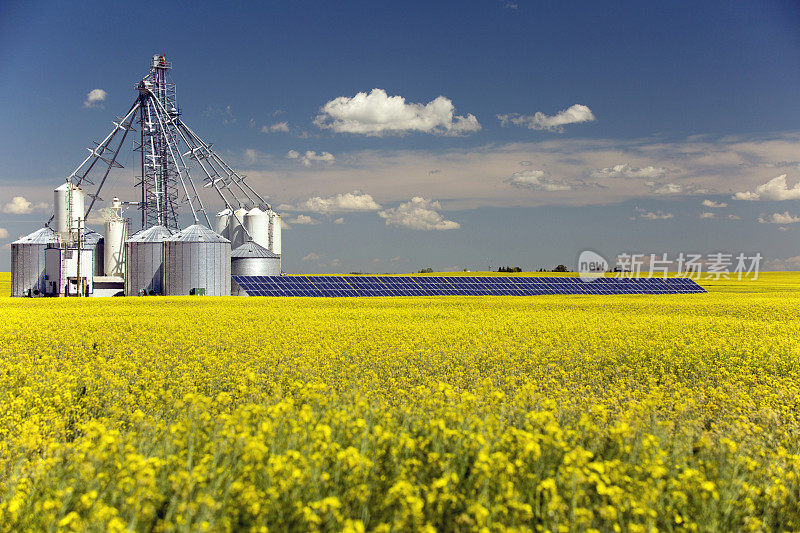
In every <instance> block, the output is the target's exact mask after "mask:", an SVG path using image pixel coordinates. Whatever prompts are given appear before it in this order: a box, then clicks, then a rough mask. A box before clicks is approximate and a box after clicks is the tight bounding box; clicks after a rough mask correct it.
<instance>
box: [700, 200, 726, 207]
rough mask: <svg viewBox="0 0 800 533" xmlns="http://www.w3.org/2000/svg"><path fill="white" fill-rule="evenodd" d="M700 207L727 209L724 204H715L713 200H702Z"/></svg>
mask: <svg viewBox="0 0 800 533" xmlns="http://www.w3.org/2000/svg"><path fill="white" fill-rule="evenodd" d="M701 205H703V206H705V207H728V204H726V203H725V202H715V201H714V200H703V202H702V204H701Z"/></svg>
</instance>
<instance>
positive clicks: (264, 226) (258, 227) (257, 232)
mask: <svg viewBox="0 0 800 533" xmlns="http://www.w3.org/2000/svg"><path fill="white" fill-rule="evenodd" d="M244 228H245V229H246V230H247V233H249V234H250V240H251V241H255V243H256V244H258V245H260V246H263V247H264V248H269V214H267V213H265V212H264V211H262V210H261V209H259V208H257V207H254V208H253V209H251V210H250V211H248V212H247V213H246V214H245V215H244ZM231 246H232V247H233V246H234V244H233V243H231ZM235 247H236V248H238V247H239V246H238V245H237V246H235Z"/></svg>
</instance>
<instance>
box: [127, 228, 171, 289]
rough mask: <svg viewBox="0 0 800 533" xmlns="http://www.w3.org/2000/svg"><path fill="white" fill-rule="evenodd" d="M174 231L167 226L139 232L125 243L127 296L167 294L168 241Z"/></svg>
mask: <svg viewBox="0 0 800 533" xmlns="http://www.w3.org/2000/svg"><path fill="white" fill-rule="evenodd" d="M171 236H172V232H171V231H170V230H168V229H167V228H165V227H164V226H153V227H150V228H148V229H146V230H143V231H139V232H137V233H135V234H133V235H131V237H130V238H129V239H128V240H127V241H125V295H126V296H135V295H137V294H140V293H141V291H144V292H145V293H146V294H164V281H163V279H164V274H163V272H164V250H163V249H164V240H166V239H167V238H168V237H171Z"/></svg>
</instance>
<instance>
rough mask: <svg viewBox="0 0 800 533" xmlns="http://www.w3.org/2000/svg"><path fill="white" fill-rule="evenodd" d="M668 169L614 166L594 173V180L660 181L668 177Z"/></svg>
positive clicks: (624, 165)
mask: <svg viewBox="0 0 800 533" xmlns="http://www.w3.org/2000/svg"><path fill="white" fill-rule="evenodd" d="M669 171H670V170H669V169H668V168H664V167H654V166H646V167H642V168H634V167H632V166H631V165H630V164H628V163H623V164H620V165H614V166H611V167H606V168H601V169H599V170H595V171H594V172H592V177H594V178H644V179H651V180H654V179H658V178H661V177H663V176H666V175H667V174H668V173H669Z"/></svg>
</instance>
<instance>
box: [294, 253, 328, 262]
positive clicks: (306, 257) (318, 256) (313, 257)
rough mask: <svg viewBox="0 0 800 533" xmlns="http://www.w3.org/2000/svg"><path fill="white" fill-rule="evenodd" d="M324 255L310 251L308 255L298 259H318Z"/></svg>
mask: <svg viewBox="0 0 800 533" xmlns="http://www.w3.org/2000/svg"><path fill="white" fill-rule="evenodd" d="M323 257H324V255H319V254H317V253H314V252H311V253H309V254H308V255H304V256H303V258H302V259H300V261H319V260H320V259H322V258H323Z"/></svg>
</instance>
